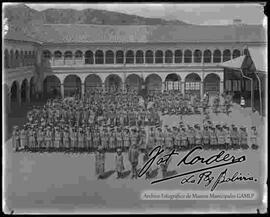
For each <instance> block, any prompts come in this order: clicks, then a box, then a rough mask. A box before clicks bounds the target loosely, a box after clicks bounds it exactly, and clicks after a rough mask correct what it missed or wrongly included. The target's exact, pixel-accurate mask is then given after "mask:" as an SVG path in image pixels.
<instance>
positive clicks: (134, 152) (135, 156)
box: [128, 145, 139, 178]
mask: <svg viewBox="0 0 270 217" xmlns="http://www.w3.org/2000/svg"><path fill="white" fill-rule="evenodd" d="M128 159H129V162H130V164H131V167H132V169H131V174H132V177H131V178H137V165H138V162H139V151H138V149H137V147H136V145H132V146H131V147H130V149H129V152H128Z"/></svg>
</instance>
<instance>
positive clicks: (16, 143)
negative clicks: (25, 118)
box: [12, 126, 20, 151]
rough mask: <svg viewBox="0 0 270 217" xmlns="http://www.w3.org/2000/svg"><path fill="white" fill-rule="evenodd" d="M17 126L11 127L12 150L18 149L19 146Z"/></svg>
mask: <svg viewBox="0 0 270 217" xmlns="http://www.w3.org/2000/svg"><path fill="white" fill-rule="evenodd" d="M17 131H18V126H14V127H13V131H12V149H13V151H18V150H19V147H20V139H19V138H20V136H18V132H17Z"/></svg>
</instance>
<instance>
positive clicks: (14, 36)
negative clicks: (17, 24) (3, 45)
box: [4, 29, 39, 43]
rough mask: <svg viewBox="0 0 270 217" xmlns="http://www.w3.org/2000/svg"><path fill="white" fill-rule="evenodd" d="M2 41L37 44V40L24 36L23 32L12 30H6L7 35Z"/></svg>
mask: <svg viewBox="0 0 270 217" xmlns="http://www.w3.org/2000/svg"><path fill="white" fill-rule="evenodd" d="M4 39H7V40H16V41H26V42H34V43H39V41H38V40H36V39H33V38H31V37H29V36H26V35H25V34H24V33H23V32H21V31H18V30H16V31H15V30H12V29H10V30H8V32H7V34H6V35H5V36H4Z"/></svg>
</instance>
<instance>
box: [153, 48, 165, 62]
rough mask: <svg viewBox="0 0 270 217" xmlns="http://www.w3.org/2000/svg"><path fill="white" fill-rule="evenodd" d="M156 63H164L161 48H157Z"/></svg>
mask: <svg viewBox="0 0 270 217" xmlns="http://www.w3.org/2000/svg"><path fill="white" fill-rule="evenodd" d="M155 63H163V52H162V51H161V50H157V51H156V53H155Z"/></svg>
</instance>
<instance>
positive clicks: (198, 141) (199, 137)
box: [195, 124, 202, 146]
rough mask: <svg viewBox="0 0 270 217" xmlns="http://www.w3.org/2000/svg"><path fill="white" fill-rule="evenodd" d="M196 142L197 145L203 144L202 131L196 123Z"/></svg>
mask: <svg viewBox="0 0 270 217" xmlns="http://www.w3.org/2000/svg"><path fill="white" fill-rule="evenodd" d="M195 144H196V146H199V145H202V133H201V129H200V126H199V125H198V124H196V125H195Z"/></svg>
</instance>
